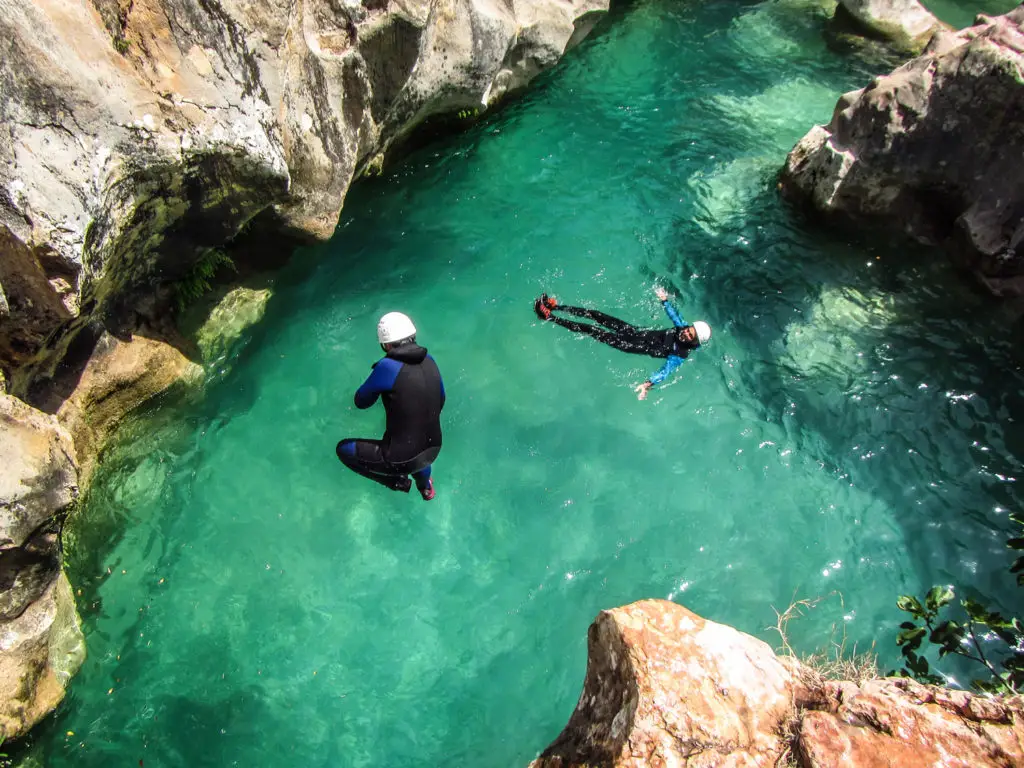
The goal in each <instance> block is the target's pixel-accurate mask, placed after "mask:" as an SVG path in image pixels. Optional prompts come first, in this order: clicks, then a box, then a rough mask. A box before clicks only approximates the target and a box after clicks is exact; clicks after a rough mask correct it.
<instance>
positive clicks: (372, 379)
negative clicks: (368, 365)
mask: <svg viewBox="0 0 1024 768" xmlns="http://www.w3.org/2000/svg"><path fill="white" fill-rule="evenodd" d="M400 370H402V364H401V363H400V362H398V361H397V360H392V359H391V358H390V357H385V358H382V359H380V360H378V361H377V362H376V363H374V364H373V373H371V374H370V376H369V378H367V379H366V381H364V382H363V386H361V387H360V388H359V389H357V390H356V408H369V407H370V406H371V405H373V404H374V403H376V402H377V398H378V397H380V395H381V394H382V393H383V392H390V391H391V388H392V387H394V386H395V379H397V378H398V372H399V371H400Z"/></svg>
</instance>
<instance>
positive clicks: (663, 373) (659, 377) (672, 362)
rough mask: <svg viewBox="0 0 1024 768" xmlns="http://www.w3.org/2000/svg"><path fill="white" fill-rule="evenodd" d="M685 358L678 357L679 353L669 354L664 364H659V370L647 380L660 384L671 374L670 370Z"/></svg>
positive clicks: (680, 363)
mask: <svg viewBox="0 0 1024 768" xmlns="http://www.w3.org/2000/svg"><path fill="white" fill-rule="evenodd" d="M685 360H686V358H685V357H679V355H669V356H668V359H667V360H666V361H665V364H664V365H663V366H661V370H659V371H658V372H657V373H655V374H654V375H653V376H651V378H649V379H648V381H649V382H651V384H661V382H663V381H664V380H665V379H667V378H668V377H669V376H671V375H672V372H673V371H674V370H675V369H676V368H678V367H679V366H680V365H682V364H683V362H685Z"/></svg>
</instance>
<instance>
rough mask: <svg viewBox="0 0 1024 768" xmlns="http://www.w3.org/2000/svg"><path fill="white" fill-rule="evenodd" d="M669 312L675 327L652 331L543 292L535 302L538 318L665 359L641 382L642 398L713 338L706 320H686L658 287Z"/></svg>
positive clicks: (638, 387)
mask: <svg viewBox="0 0 1024 768" xmlns="http://www.w3.org/2000/svg"><path fill="white" fill-rule="evenodd" d="M654 294H655V295H656V296H657V297H658V300H659V301H660V302H661V304H662V306H663V307H665V312H666V313H668V317H669V319H670V320H671V321H672V324H673V325H674V326H675V327H674V328H671V329H668V330H650V329H645V328H637V327H636V326H634V325H631V324H629V323H627V322H625V321H624V320H619V319H618V318H616V317H612V316H611V315H606V314H605V313H604V312H599V311H597V310H596V309H586V308H585V307H567V306H565V305H564V304H559V303H558V302H557V301H556V300H555V299H554V298H553V297H551V296H548V295H547V294H546V293H542V294H541V295H540V298H539V299H537V301H535V302H534V304H533V309H534V311H535V312H536V313H537V317H539V318H540V319H541V320H550V321H551V322H553V323H556V324H557V325H560V326H562V327H563V328H568V329H569V330H570V331H575V332H576V333H584V334H586V335H588V336H593V337H594V338H595V339H597V340H598V341H601V342H603V343H605V344H608V345H609V346H612V347H615V349H620V350H622V351H623V352H634V353H636V354H640V355H650V356H651V357H663V358H665V364H664V365H663V366H661V370H659V371H658V372H657V373H655V374H653V375H652V376H651V377H650V378H649V379H647V381H643V382H641V383H640V384H638V385H637V386H636V387H635V388H634V391H635V392H636V394H637V397H638V398H639V399H640V400H643V399H645V398H646V397H647V393H648V392H650V391H651V388H652V387H653V386H654V385H655V384H660V383H661V382H663V381H664V380H665V379H667V378H668V377H669V376H670V375H671V374H672V372H673V371H674V370H675V369H676V368H678V367H679V366H680V365H682V364H683V361H684V360H686V358H687V356H689V354H690V352H692V351H693V350H695V349H697V348H698V347H700V346H702V345H703V344H707V343H708V341H709V340H710V339H711V326H709V325H708V324H707V323H705V322H704V321H703V320H697V321H696V322H695V323H693V324H692V325H691V324H690V323H687V322H686V321H685V320H683V318H682V316H681V315H680V314H679V310H677V309H676V308H675V307H674V306H673V305H672V303H671V302H670V301H669V300H668V293H666V292H665V290H664V289H663V288H660V287H657V288H655V289H654ZM554 312H567V313H568V314H570V315H575V316H576V317H584V318H586V319H588V320H594V321H596V322H597V323H599V325H592V324H590V323H578V322H576V321H575V320H566V319H564V318H561V317H557V316H556V315H554V314H553V313H554Z"/></svg>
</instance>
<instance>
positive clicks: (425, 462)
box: [335, 438, 441, 490]
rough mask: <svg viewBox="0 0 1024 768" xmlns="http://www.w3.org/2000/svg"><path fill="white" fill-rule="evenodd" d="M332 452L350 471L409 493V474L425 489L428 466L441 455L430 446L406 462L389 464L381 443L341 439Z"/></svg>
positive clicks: (436, 449)
mask: <svg viewBox="0 0 1024 768" xmlns="http://www.w3.org/2000/svg"><path fill="white" fill-rule="evenodd" d="M335 450H336V452H337V454H338V458H339V459H340V460H341V463H342V464H344V465H345V466H346V467H348V468H349V469H351V470H352V471H353V472H355V473H357V474H360V475H362V476H363V477H366V478H369V479H370V480H373V481H374V482H376V483H380V484H381V485H383V486H386V487H388V488H391V489H392V490H408V489H409V488H408V486H409V484H410V481H409V475H413V476H414V477H415V478H416V486H417V487H418V488H420V487H422V486H425V485H426V482H427V480H429V479H430V472H429V469H430V465H431V464H433V463H434V460H435V459H436V458H437V455H438V454H439V453H440V452H441V449H440V448H437V447H432V448H428V449H427V450H425V451H423V452H421V453H419V454H417V455H416V456H414V457H413V458H412V459H410V460H408V461H402V462H397V463H392V462H390V461H388V460H387V459H386V458H385V457H384V451H383V442H382V441H380V440H360V439H358V438H346V439H345V440H342V441H341V442H340V443H338V447H337V448H336V449H335ZM424 473H425V477H424ZM421 483H422V485H421Z"/></svg>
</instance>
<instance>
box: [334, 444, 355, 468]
mask: <svg viewBox="0 0 1024 768" xmlns="http://www.w3.org/2000/svg"><path fill="white" fill-rule="evenodd" d="M334 450H335V452H336V453H337V454H338V458H339V459H341V463H342V464H344V465H345V466H351V465H352V464H353V463H354V462H355V460H356V440H355V439H354V438H346V439H344V440H342V441H341V442H340V443H338V447H337V448H335V449H334Z"/></svg>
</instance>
